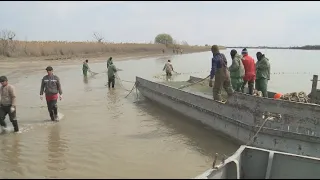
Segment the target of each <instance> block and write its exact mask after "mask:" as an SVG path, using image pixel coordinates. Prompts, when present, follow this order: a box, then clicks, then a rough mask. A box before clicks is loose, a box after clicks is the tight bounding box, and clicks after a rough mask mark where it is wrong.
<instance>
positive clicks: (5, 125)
mask: <svg viewBox="0 0 320 180" xmlns="http://www.w3.org/2000/svg"><path fill="white" fill-rule="evenodd" d="M0 126H2V127H4V128H6V127H7V123H6V122H5V121H4V120H3V121H1V120H0Z"/></svg>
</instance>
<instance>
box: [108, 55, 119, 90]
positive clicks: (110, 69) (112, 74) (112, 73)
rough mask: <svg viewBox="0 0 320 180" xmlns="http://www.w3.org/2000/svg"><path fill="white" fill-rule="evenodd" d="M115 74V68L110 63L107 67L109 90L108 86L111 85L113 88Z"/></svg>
mask: <svg viewBox="0 0 320 180" xmlns="http://www.w3.org/2000/svg"><path fill="white" fill-rule="evenodd" d="M116 72H117V68H116V66H115V65H114V64H113V62H112V61H111V62H110V64H109V66H108V87H109V88H110V85H111V84H112V88H114V84H115V79H116V77H115V73H116Z"/></svg>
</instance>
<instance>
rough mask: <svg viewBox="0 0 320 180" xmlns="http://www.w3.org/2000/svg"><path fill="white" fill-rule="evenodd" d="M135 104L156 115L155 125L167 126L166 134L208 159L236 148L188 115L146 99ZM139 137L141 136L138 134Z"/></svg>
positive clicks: (156, 132) (231, 151)
mask: <svg viewBox="0 0 320 180" xmlns="http://www.w3.org/2000/svg"><path fill="white" fill-rule="evenodd" d="M136 106H138V107H139V108H140V109H142V110H143V111H145V112H146V113H148V114H149V115H152V116H155V117H157V118H155V119H156V120H157V123H158V124H157V126H160V127H167V128H168V129H167V130H168V132H167V133H166V134H167V135H170V136H173V135H176V136H179V138H180V139H181V140H183V142H184V143H185V144H186V145H188V146H187V147H188V148H190V149H192V150H195V151H197V152H199V153H201V154H202V155H204V156H207V157H208V158H209V161H211V160H212V159H211V157H213V156H214V154H215V153H218V154H220V155H224V154H225V155H228V156H230V155H231V154H232V153H233V152H235V150H236V149H237V148H238V146H237V145H235V144H233V143H230V142H226V141H228V140H226V139H223V138H221V137H219V135H218V134H217V133H215V132H214V131H213V130H212V129H211V128H209V127H207V126H206V125H204V124H202V123H199V122H197V121H194V120H192V119H190V118H188V117H185V116H181V115H180V114H178V113H176V112H174V111H172V110H171V109H169V108H166V107H163V106H160V105H158V104H156V103H154V102H151V101H149V100H148V99H145V101H143V102H140V103H136ZM164 114H170V116H163V115H164ZM199 129H201V131H199ZM158 132H159V129H157V131H155V132H153V133H152V136H155V135H157V134H158ZM150 135H151V134H149V135H146V137H148V138H150ZM140 137H142V136H141V135H140ZM199 137H201V138H199Z"/></svg>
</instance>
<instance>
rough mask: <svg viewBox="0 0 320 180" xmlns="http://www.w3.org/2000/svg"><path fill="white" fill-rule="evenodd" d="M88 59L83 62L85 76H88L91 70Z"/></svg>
mask: <svg viewBox="0 0 320 180" xmlns="http://www.w3.org/2000/svg"><path fill="white" fill-rule="evenodd" d="M88 62H89V61H88V59H87V60H86V61H85V62H83V65H82V72H83V76H84V77H87V76H88V71H90V68H89V65H88Z"/></svg>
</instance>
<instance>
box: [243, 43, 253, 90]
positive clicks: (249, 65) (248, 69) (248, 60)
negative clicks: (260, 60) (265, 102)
mask: <svg viewBox="0 0 320 180" xmlns="http://www.w3.org/2000/svg"><path fill="white" fill-rule="evenodd" d="M241 54H242V56H243V58H242V63H243V66H244V70H245V74H244V77H243V84H242V87H241V91H242V92H243V93H244V87H245V86H246V85H247V83H248V88H249V94H251V95H253V86H254V81H255V80H256V65H255V62H254V59H253V58H252V57H251V56H249V55H248V51H247V48H244V49H243V50H242V52H241Z"/></svg>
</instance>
